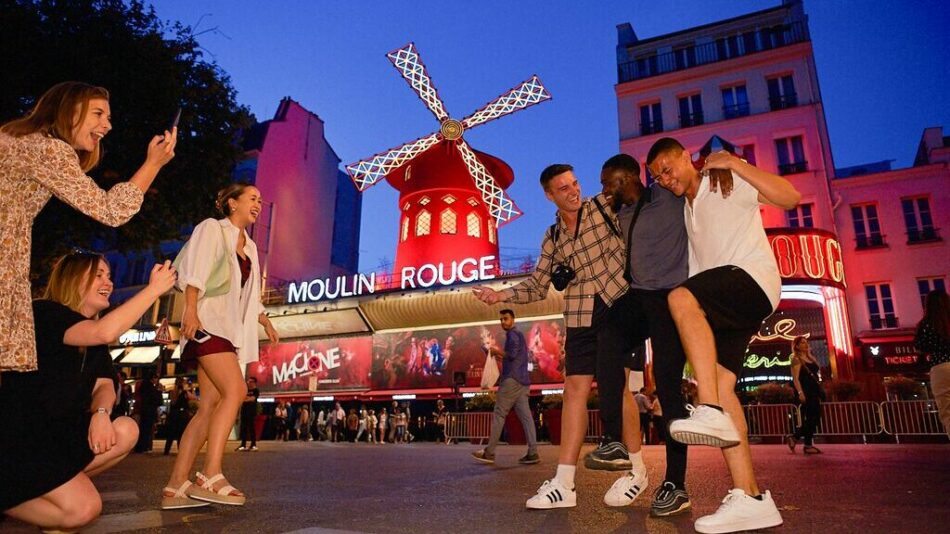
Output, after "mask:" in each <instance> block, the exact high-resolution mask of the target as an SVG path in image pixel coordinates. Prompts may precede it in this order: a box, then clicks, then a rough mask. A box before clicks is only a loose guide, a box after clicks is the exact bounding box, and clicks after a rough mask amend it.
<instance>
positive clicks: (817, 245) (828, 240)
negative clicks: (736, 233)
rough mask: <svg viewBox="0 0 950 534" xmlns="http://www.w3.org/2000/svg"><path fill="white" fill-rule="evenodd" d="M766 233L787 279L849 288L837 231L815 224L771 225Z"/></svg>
mask: <svg viewBox="0 0 950 534" xmlns="http://www.w3.org/2000/svg"><path fill="white" fill-rule="evenodd" d="M765 233H766V235H767V236H768V239H769V245H771V247H772V253H773V254H775V262H776V263H777V264H778V272H779V275H781V277H782V278H783V279H786V280H794V281H797V282H805V283H812V284H820V285H827V286H834V287H837V288H840V289H845V287H846V285H845V280H844V263H842V261H841V244H840V243H838V240H837V239H835V234H833V233H831V232H828V231H826V230H818V229H815V228H769V229H767V230H766V231H765Z"/></svg>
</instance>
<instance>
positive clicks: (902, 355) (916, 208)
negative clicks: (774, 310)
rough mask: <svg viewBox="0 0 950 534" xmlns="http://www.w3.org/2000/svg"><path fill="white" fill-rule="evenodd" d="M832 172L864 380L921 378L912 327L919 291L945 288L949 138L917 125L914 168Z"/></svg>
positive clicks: (949, 255) (919, 310) (949, 250)
mask: <svg viewBox="0 0 950 534" xmlns="http://www.w3.org/2000/svg"><path fill="white" fill-rule="evenodd" d="M836 174H837V176H836V179H835V180H834V181H833V182H832V190H833V192H834V193H833V194H834V195H835V206H836V209H835V220H836V222H837V227H838V235H839V237H840V239H841V245H842V250H843V255H844V264H845V269H846V272H847V276H848V302H849V304H850V315H851V324H852V325H853V326H854V330H855V332H857V335H856V341H857V343H858V347H859V349H860V354H861V359H862V364H863V367H864V368H865V369H866V370H867V371H868V373H869V375H870V376H868V377H867V382H868V383H869V384H873V385H876V386H880V385H881V384H882V380H881V378H882V377H883V379H884V381H886V380H887V378H889V377H890V376H892V375H893V374H895V373H902V374H907V375H916V376H919V377H920V378H921V379H923V378H925V375H924V374H923V373H924V372H925V371H926V370H927V366H926V365H925V362H923V361H921V360H920V357H919V355H918V354H917V352H916V351H915V350H914V348H913V336H914V328H915V326H916V324H917V322H918V321H920V318H921V317H922V315H923V296H924V295H926V294H927V292H929V291H931V290H933V289H944V290H946V289H947V275H948V271H950V244H948V243H947V241H946V240H945V236H944V235H942V234H941V229H946V228H948V227H950V137H945V136H944V135H943V133H942V131H941V128H927V129H926V130H924V133H923V136H922V138H921V141H920V145H919V148H918V151H917V157H916V158H915V161H914V166H913V167H909V168H906V169H896V170H891V169H890V165H889V162H883V163H878V164H872V165H865V166H856V167H849V168H846V169H839V170H838V171H837V173H836ZM945 232H946V230H944V233H945Z"/></svg>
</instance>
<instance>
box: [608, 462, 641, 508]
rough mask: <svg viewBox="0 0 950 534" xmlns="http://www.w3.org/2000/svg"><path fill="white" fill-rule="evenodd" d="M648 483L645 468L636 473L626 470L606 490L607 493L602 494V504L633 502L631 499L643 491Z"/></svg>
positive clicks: (627, 503)
mask: <svg viewBox="0 0 950 534" xmlns="http://www.w3.org/2000/svg"><path fill="white" fill-rule="evenodd" d="M648 483H649V481H648V480H647V473H646V470H645V469H644V470H643V472H637V473H633V472H631V471H627V472H626V473H624V474H623V476H622V477H620V478H618V479H617V481H616V482H614V485H613V486H610V489H609V490H607V493H606V494H605V495H604V504H606V505H607V506H627V505H629V504H633V501H634V500H636V498H637V497H638V496H639V495H640V494H641V493H643V490H645V489H647V484H648Z"/></svg>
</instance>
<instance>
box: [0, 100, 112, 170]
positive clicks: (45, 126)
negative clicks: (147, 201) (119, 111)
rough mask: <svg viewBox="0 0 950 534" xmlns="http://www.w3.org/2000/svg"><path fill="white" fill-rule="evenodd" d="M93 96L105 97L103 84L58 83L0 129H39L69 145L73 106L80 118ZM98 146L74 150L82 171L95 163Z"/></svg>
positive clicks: (14, 131) (29, 131) (15, 133)
mask: <svg viewBox="0 0 950 534" xmlns="http://www.w3.org/2000/svg"><path fill="white" fill-rule="evenodd" d="M94 98H102V99H105V100H109V91H107V90H106V89H105V88H104V87H97V86H95V85H89V84H87V83H82V82H62V83H58V84H56V85H54V86H53V87H50V88H49V89H48V90H47V91H46V92H45V93H43V96H41V97H40V98H39V100H37V101H36V105H35V106H33V109H32V110H30V112H29V113H28V114H27V115H26V116H25V117H23V118H20V119H15V120H12V121H10V122H8V123H6V124H4V125H3V126H0V132H3V133H6V134H9V135H12V136H13V137H23V136H24V135H29V134H32V133H37V132H40V133H43V134H46V135H48V136H50V137H55V138H56V139H60V140H62V141H65V142H66V143H69V144H70V145H72V142H73V141H74V139H73V128H75V127H76V125H77V124H79V122H77V119H76V106H79V119H78V120H79V121H82V120H83V119H84V118H85V117H86V112H87V111H89V101H90V100H92V99H94ZM99 146H100V144H99V143H96V148H94V149H93V150H92V152H87V151H85V150H77V151H76V152H77V154H78V155H79V166H80V167H81V168H82V170H83V172H89V170H90V169H92V168H93V167H95V166H96V165H97V164H98V163H99V160H100V158H102V150H101V149H100V148H99Z"/></svg>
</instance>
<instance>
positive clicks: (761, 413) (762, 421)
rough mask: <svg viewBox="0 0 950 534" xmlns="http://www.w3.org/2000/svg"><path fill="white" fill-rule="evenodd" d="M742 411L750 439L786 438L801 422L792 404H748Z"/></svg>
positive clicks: (796, 409) (795, 407)
mask: <svg viewBox="0 0 950 534" xmlns="http://www.w3.org/2000/svg"><path fill="white" fill-rule="evenodd" d="M742 411H743V412H745V420H746V424H747V425H748V426H749V436H752V437H768V436H787V435H788V434H791V433H792V432H794V431H795V426H796V425H797V424H799V422H800V421H801V419H800V416H799V414H798V407H797V406H795V405H794V404H749V405H746V406H743V407H742Z"/></svg>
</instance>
